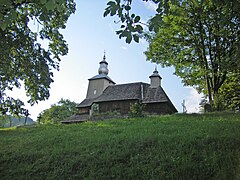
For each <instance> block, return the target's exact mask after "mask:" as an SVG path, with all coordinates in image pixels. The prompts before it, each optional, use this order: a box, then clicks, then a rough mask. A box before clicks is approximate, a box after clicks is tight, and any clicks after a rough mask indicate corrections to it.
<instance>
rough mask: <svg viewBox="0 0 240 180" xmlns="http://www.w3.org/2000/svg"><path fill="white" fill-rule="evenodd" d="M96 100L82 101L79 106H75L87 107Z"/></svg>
mask: <svg viewBox="0 0 240 180" xmlns="http://www.w3.org/2000/svg"><path fill="white" fill-rule="evenodd" d="M95 99H96V98H92V99H84V100H83V101H82V102H81V103H80V104H78V105H77V107H89V106H91V105H92V103H93V102H94V100H95Z"/></svg>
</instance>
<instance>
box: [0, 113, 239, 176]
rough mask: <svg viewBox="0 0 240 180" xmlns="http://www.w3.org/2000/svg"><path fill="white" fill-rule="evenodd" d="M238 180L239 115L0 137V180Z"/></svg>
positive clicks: (13, 133)
mask: <svg viewBox="0 0 240 180" xmlns="http://www.w3.org/2000/svg"><path fill="white" fill-rule="evenodd" d="M14 178H18V179H46V178H48V179H82V178H87V179H240V115H239V114H207V115H197V114H195V115H194V114H193V115H171V116H158V117H148V118H132V119H122V120H119V119H117V120H109V121H100V122H86V123H82V124H74V125H55V126H53V125H52V126H50V125H49V126H38V127H34V128H15V129H10V130H4V131H3V130H0V179H14Z"/></svg>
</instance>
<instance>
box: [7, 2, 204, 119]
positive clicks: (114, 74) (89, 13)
mask: <svg viewBox="0 0 240 180" xmlns="http://www.w3.org/2000/svg"><path fill="white" fill-rule="evenodd" d="M75 2H76V4H77V6H76V12H75V14H72V15H71V16H70V18H69V20H68V22H67V25H66V29H64V30H62V31H61V32H62V33H63V36H64V38H65V40H66V41H67V43H68V47H69V53H68V55H66V56H64V57H62V61H61V62H60V71H54V78H53V80H54V82H53V83H52V84H51V89H50V98H49V99H48V100H46V101H42V102H39V103H38V104H35V105H34V106H30V105H27V103H25V104H26V108H28V109H29V111H30V114H31V115H30V117H31V118H32V119H33V120H37V116H38V115H39V113H40V112H41V111H43V110H44V109H48V108H50V107H51V105H52V104H55V103H57V102H58V101H59V100H60V99H61V98H64V99H70V100H71V101H75V102H77V103H80V102H81V101H82V100H83V99H85V97H86V93H87V87H88V79H89V78H91V77H93V76H95V75H97V74H98V68H99V62H100V61H101V60H102V58H103V54H104V51H106V61H107V62H108V69H109V74H108V76H109V77H110V78H111V79H112V80H113V81H114V82H116V83H117V84H123V83H132V82H145V83H150V79H149V76H150V75H151V74H152V73H153V71H154V69H155V66H156V64H153V63H151V62H149V61H146V56H145V55H144V51H146V50H147V47H148V43H147V42H146V41H145V40H141V41H140V43H135V42H133V43H131V44H130V45H129V44H126V43H125V39H119V38H118V36H117V35H116V33H115V31H116V30H118V28H119V27H120V25H119V24H116V23H114V21H116V20H117V18H116V17H109V16H108V17H105V18H104V17H103V12H104V9H105V8H106V7H107V5H106V4H107V2H108V0H91V1H89V0H85V1H84V0H76V1H75ZM132 8H133V9H132V11H133V12H134V13H136V14H139V15H140V16H141V17H142V19H141V21H142V22H146V21H147V20H148V19H149V18H150V17H151V16H153V15H154V13H155V12H154V10H155V8H156V7H155V6H154V4H152V3H150V2H143V1H142V0H134V1H133V5H132ZM157 69H158V71H159V74H160V76H161V77H162V87H163V89H164V91H165V92H166V93H167V95H168V97H169V98H170V100H171V101H172V103H173V104H174V106H175V107H176V108H177V110H178V111H179V112H180V113H181V112H182V105H181V104H182V102H183V100H185V105H186V107H187V111H188V112H189V113H192V112H198V111H199V102H200V99H201V97H202V95H200V94H198V93H197V91H196V90H194V89H193V88H192V87H186V86H183V84H182V83H181V79H180V78H178V77H177V76H175V75H173V73H174V68H171V67H170V68H162V67H161V66H160V65H157ZM11 93H12V95H13V96H15V97H18V98H20V99H24V100H25V102H26V100H27V97H26V96H25V92H24V91H23V90H22V89H21V90H17V89H15V90H14V91H13V92H11Z"/></svg>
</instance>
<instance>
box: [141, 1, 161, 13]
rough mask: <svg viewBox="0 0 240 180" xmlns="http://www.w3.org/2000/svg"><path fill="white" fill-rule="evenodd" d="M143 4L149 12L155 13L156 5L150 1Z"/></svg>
mask: <svg viewBox="0 0 240 180" xmlns="http://www.w3.org/2000/svg"><path fill="white" fill-rule="evenodd" d="M143 3H144V6H145V7H146V8H147V9H149V10H150V11H153V12H156V9H157V7H158V5H157V4H155V3H154V2H152V1H147V2H143Z"/></svg>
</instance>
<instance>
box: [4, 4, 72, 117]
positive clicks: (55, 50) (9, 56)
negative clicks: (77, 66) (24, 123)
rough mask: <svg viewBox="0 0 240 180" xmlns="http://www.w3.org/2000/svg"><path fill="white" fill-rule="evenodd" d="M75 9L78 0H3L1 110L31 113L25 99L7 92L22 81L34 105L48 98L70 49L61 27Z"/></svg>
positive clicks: (18, 86) (24, 113) (13, 112)
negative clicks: (55, 70)
mask: <svg viewBox="0 0 240 180" xmlns="http://www.w3.org/2000/svg"><path fill="white" fill-rule="evenodd" d="M74 12H75V3H74V0H1V5H0V22H1V23H0V39H1V41H0V55H1V60H0V114H6V113H11V114H22V115H25V116H27V114H28V111H27V110H26V109H24V108H23V106H24V103H23V102H22V101H21V100H20V99H14V98H12V97H10V96H9V95H8V94H7V91H8V90H10V91H11V90H13V89H14V88H20V87H21V86H22V85H24V88H25V90H26V95H27V96H28V97H29V100H28V103H30V104H31V105H33V104H35V103H37V102H38V101H41V100H45V99H48V97H49V95H50V94H49V88H50V84H51V83H52V82H53V80H52V77H53V70H54V69H57V70H59V61H60V60H61V56H63V55H66V54H67V52H68V48H67V44H66V41H65V40H64V39H63V35H62V34H61V33H60V32H59V30H60V29H64V28H65V24H66V22H67V20H68V18H69V16H70V15H71V14H72V13H74ZM34 29H36V30H34ZM42 41H44V42H46V43H47V44H48V47H47V48H48V49H46V48H44V47H43V46H42V45H41V44H40V42H42Z"/></svg>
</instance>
